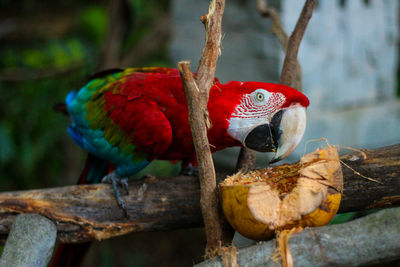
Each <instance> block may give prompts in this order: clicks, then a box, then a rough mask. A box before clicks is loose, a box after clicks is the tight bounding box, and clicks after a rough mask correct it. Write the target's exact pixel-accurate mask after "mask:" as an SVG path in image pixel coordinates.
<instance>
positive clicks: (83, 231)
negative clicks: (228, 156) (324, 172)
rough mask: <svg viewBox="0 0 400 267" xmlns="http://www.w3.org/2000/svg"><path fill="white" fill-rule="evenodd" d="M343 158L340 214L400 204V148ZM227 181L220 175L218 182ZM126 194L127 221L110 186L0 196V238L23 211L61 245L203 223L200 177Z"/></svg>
mask: <svg viewBox="0 0 400 267" xmlns="http://www.w3.org/2000/svg"><path fill="white" fill-rule="evenodd" d="M363 152H364V153H365V155H366V158H365V159H364V157H363V156H362V154H361V153H359V152H356V153H351V154H348V155H345V156H343V157H342V159H343V161H344V162H345V163H346V164H348V165H349V166H351V167H352V168H353V169H354V170H356V171H358V172H360V173H361V174H363V175H366V176H369V177H372V178H375V179H376V180H378V181H380V182H381V183H382V184H381V183H376V182H372V181H369V180H366V179H364V178H362V177H360V176H359V175H358V174H356V173H354V171H352V170H350V169H348V168H347V167H344V166H343V167H342V169H343V174H344V196H343V200H342V204H341V208H340V211H341V212H346V211H357V210H365V209H370V208H377V207H391V206H395V205H398V204H400V145H394V146H389V147H383V148H379V149H374V150H363ZM221 179H223V177H222V176H220V180H221ZM129 190H130V194H129V195H128V196H124V199H125V201H126V204H127V208H128V214H129V218H125V217H124V215H123V212H122V210H121V209H120V208H119V207H118V205H117V203H116V200H115V198H114V194H113V192H112V189H111V187H110V186H109V185H106V184H97V185H76V186H67V187H60V188H50V189H40V190H31V191H17V192H5V193H1V194H0V237H1V239H3V240H4V239H5V237H6V235H7V234H8V232H9V229H10V227H11V225H12V222H13V221H14V219H15V216H16V215H17V214H19V213H38V214H40V215H42V216H45V217H47V218H49V219H50V220H52V221H53V222H54V223H55V224H56V226H57V229H58V239H59V240H60V241H62V242H83V241H89V240H94V239H97V240H101V239H106V238H110V237H113V236H117V235H123V234H126V233H129V232H143V231H157V230H173V229H179V228H188V227H198V226H201V225H202V216H201V211H200V204H199V202H200V190H199V182H198V179H197V178H196V177H190V176H178V177H163V178H154V177H151V178H146V179H142V180H136V181H131V182H130V183H129Z"/></svg>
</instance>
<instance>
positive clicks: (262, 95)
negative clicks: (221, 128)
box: [228, 89, 286, 143]
mask: <svg viewBox="0 0 400 267" xmlns="http://www.w3.org/2000/svg"><path fill="white" fill-rule="evenodd" d="M285 101H286V97H285V96H284V95H283V94H282V93H270V92H268V91H267V90H264V89H256V90H255V91H254V92H252V93H251V94H246V95H244V96H243V98H242V100H241V102H240V104H239V105H238V106H237V107H236V109H235V111H234V112H233V113H232V116H231V118H230V119H229V128H228V133H229V134H230V135H231V136H232V137H233V138H235V139H236V140H238V141H240V142H242V143H244V140H245V138H246V136H247V135H248V133H249V132H250V131H251V130H253V129H254V128H255V127H257V126H259V125H261V124H265V123H269V122H270V120H271V117H272V116H273V115H274V114H275V112H276V111H277V110H278V109H280V108H281V106H282V105H283V104H284V103H285Z"/></svg>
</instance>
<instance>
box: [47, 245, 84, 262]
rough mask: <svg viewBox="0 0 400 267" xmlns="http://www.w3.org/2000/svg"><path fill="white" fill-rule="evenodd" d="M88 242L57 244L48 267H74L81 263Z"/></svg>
mask: <svg viewBox="0 0 400 267" xmlns="http://www.w3.org/2000/svg"><path fill="white" fill-rule="evenodd" d="M89 247H90V242H86V243H75V244H63V243H61V244H59V245H58V246H57V248H56V251H55V252H54V255H53V258H52V260H51V262H50V264H49V267H76V266H79V265H80V264H81V263H82V260H83V258H84V257H85V255H86V252H87V251H88V250H89Z"/></svg>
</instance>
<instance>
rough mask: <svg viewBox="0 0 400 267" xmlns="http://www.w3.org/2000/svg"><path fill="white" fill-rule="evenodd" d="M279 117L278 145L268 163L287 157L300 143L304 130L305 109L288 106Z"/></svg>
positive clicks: (297, 106)
mask: <svg viewBox="0 0 400 267" xmlns="http://www.w3.org/2000/svg"><path fill="white" fill-rule="evenodd" d="M280 116H281V120H280V125H279V133H280V134H279V140H278V144H279V145H278V148H277V150H276V153H275V156H274V157H273V159H272V160H271V161H270V163H275V162H278V161H280V160H282V159H284V158H286V157H287V156H289V155H290V154H291V153H292V152H293V151H294V150H295V148H296V147H297V145H298V144H299V143H300V141H301V139H302V138H303V134H304V131H305V129H306V109H305V108H304V107H303V106H301V105H298V104H297V105H294V106H290V107H288V108H287V109H285V110H284V112H283V114H281V115H280Z"/></svg>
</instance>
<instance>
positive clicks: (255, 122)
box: [52, 67, 309, 266]
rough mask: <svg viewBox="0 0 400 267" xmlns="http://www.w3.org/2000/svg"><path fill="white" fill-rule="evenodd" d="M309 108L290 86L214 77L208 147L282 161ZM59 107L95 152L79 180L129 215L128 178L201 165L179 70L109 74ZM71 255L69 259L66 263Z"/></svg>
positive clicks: (81, 143)
mask: <svg viewBox="0 0 400 267" xmlns="http://www.w3.org/2000/svg"><path fill="white" fill-rule="evenodd" d="M308 105H309V101H308V98H307V97H306V96H305V95H304V94H302V93H301V92H299V91H297V90H295V89H293V88H290V87H288V86H285V85H280V84H272V83H263V82H238V81H232V82H228V83H226V84H222V83H220V82H219V80H218V79H217V78H216V79H215V80H214V82H213V86H212V88H211V90H210V96H209V101H208V106H207V108H208V112H209V117H210V120H211V127H210V129H209V130H208V140H209V143H210V149H211V151H212V152H215V151H218V150H221V149H224V148H227V147H233V146H245V147H248V148H250V149H253V150H256V151H261V152H275V156H274V158H273V159H272V161H271V162H277V161H279V160H281V159H283V158H285V157H287V156H288V155H289V154H290V153H291V152H292V151H293V150H294V149H295V148H296V146H297V145H298V144H299V142H300V140H301V138H302V136H303V133H304V130H305V126H306V108H307V107H308ZM58 109H59V110H63V111H64V112H65V113H66V114H68V115H69V116H70V117H71V121H72V123H71V124H70V125H69V126H68V133H69V135H70V136H71V137H72V139H73V140H74V141H75V143H76V144H78V145H79V146H80V147H81V148H83V149H84V150H86V151H88V152H89V156H88V159H87V161H86V166H85V168H84V170H83V173H82V175H81V177H80V179H79V182H78V183H79V184H84V183H98V182H100V181H107V182H111V183H112V185H113V188H114V191H115V193H116V198H117V201H118V203H119V205H120V206H121V207H122V208H123V210H124V212H126V208H125V204H124V202H123V200H122V198H121V196H120V193H119V189H118V186H117V183H118V182H120V183H121V184H122V185H124V187H126V188H127V185H126V182H125V180H124V179H122V178H123V177H128V176H131V175H133V174H135V173H137V172H138V171H140V170H141V169H143V168H145V167H146V166H147V165H148V164H149V163H150V162H151V161H152V160H154V159H161V160H172V161H176V160H182V162H183V164H182V165H183V167H186V166H190V165H192V166H197V160H196V153H195V149H194V146H193V139H192V134H191V131H190V125H189V122H188V108H187V101H186V97H185V93H184V89H183V84H182V80H181V77H180V75H179V71H178V70H176V69H172V68H160V67H156V68H154V67H152V68H128V69H124V70H123V69H113V70H108V71H103V72H101V73H99V74H96V75H94V76H93V77H92V78H91V80H90V81H89V82H88V83H87V84H86V85H84V86H83V87H82V88H81V89H79V90H78V91H72V92H70V93H69V94H68V95H67V97H66V100H65V104H63V108H61V109H60V107H58ZM65 246H67V244H66V245H65ZM67 247H68V246H67ZM86 248H87V246H86ZM68 249H69V251H70V254H76V253H81V252H82V251H83V250H81V249H77V248H76V247H75V246H70V247H68ZM61 251H62V249H60V253H57V254H56V255H58V257H61V256H60V255H61V253H62V252H61ZM65 255H68V254H64V256H63V257H64V260H65V259H66V258H68V256H65ZM53 262H58V263H59V262H60V261H53ZM70 265H71V264H70ZM52 266H56V265H55V264H53V265H52ZM64 266H69V265H68V264H66V265H64Z"/></svg>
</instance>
